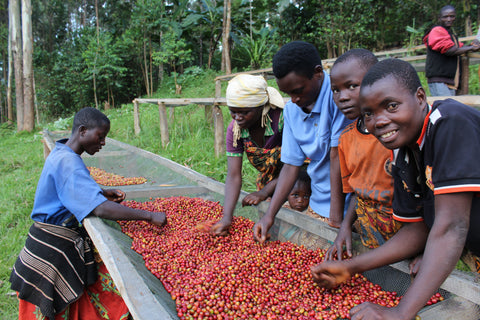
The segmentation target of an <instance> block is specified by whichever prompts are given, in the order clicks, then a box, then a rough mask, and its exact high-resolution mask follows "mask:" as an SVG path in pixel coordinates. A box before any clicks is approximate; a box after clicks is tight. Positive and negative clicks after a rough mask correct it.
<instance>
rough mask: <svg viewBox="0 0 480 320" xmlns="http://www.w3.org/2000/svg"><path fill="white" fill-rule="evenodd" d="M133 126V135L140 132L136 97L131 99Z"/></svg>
mask: <svg viewBox="0 0 480 320" xmlns="http://www.w3.org/2000/svg"><path fill="white" fill-rule="evenodd" d="M133 128H134V130H135V135H136V136H138V135H139V134H140V131H141V129H140V115H139V114H138V101H137V99H135V100H133Z"/></svg>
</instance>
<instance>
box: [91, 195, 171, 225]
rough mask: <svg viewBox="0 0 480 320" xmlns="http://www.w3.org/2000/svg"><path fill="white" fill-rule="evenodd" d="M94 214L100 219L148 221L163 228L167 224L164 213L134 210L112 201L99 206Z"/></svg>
mask: <svg viewBox="0 0 480 320" xmlns="http://www.w3.org/2000/svg"><path fill="white" fill-rule="evenodd" d="M92 213H93V214H94V215H96V216H97V217H99V218H102V219H108V220H146V221H149V222H151V223H153V224H155V225H158V226H162V225H164V224H165V223H166V222H167V218H166V216H165V213H163V212H150V211H144V210H138V209H133V208H130V207H126V206H123V205H121V204H118V203H116V202H113V201H110V200H107V201H105V202H103V203H102V204H100V205H99V206H97V207H96V208H95V209H94V210H93V211H92Z"/></svg>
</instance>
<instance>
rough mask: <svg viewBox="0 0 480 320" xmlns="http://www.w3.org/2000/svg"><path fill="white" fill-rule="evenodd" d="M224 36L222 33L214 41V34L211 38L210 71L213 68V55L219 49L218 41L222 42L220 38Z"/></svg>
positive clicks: (209, 52) (209, 51)
mask: <svg viewBox="0 0 480 320" xmlns="http://www.w3.org/2000/svg"><path fill="white" fill-rule="evenodd" d="M222 35H223V32H220V34H219V35H218V36H217V38H216V39H214V34H213V32H212V36H211V37H210V49H209V50H208V65H207V66H208V69H210V68H212V61H213V55H214V54H215V50H216V49H217V44H218V41H220V37H221V36H222Z"/></svg>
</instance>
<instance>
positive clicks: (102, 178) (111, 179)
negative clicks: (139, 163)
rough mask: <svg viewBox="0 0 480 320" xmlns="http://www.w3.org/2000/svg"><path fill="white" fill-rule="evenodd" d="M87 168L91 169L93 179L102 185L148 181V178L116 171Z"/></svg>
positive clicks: (124, 184) (121, 184)
mask: <svg viewBox="0 0 480 320" xmlns="http://www.w3.org/2000/svg"><path fill="white" fill-rule="evenodd" d="M87 169H88V171H90V175H91V176H92V178H93V180H95V182H96V183H98V184H101V185H102V186H129V185H134V184H142V183H145V182H147V179H146V178H144V177H131V178H126V177H123V176H120V175H118V174H115V173H110V172H106V171H105V170H103V169H100V168H95V167H87Z"/></svg>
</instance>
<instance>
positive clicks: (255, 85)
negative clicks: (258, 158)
mask: <svg viewBox="0 0 480 320" xmlns="http://www.w3.org/2000/svg"><path fill="white" fill-rule="evenodd" d="M227 105H228V106H229V107H234V108H256V107H259V106H263V110H262V127H264V126H265V125H266V124H267V121H272V120H271V119H270V117H269V116H268V112H269V111H270V108H272V109H275V108H282V109H283V107H284V105H285V103H284V101H283V97H282V95H281V94H280V92H278V91H277V89H275V88H273V87H269V86H268V85H267V81H265V79H264V78H263V77H262V76H254V75H250V74H240V75H238V76H236V77H234V78H232V80H230V81H229V82H228V87H227ZM239 138H240V127H239V126H238V124H237V122H236V121H235V123H234V125H233V145H234V146H236V144H237V140H238V139H239Z"/></svg>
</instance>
